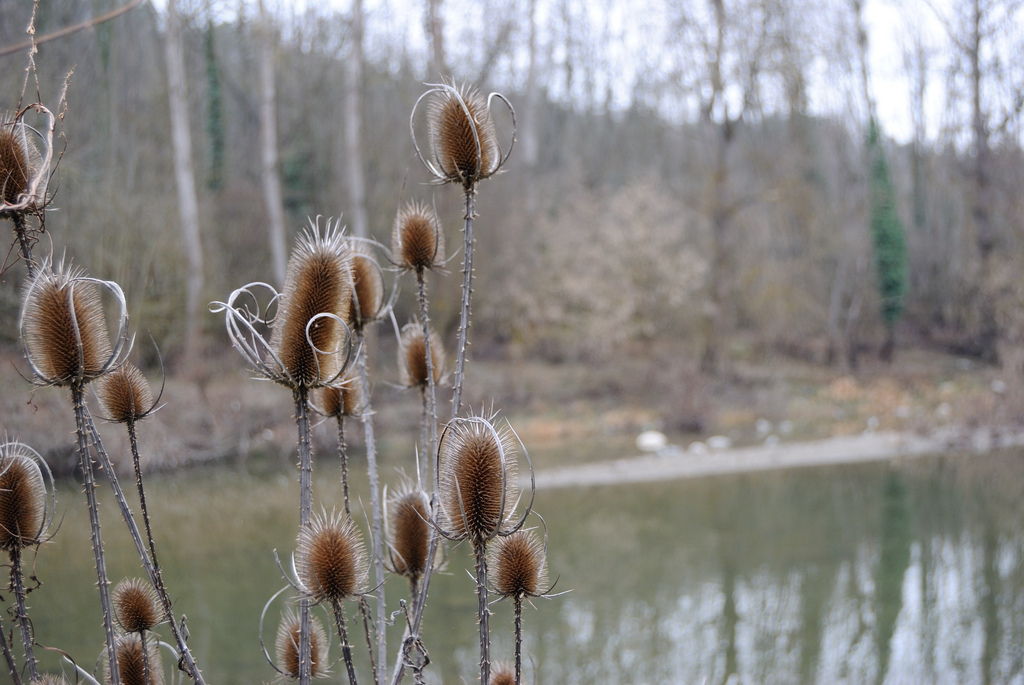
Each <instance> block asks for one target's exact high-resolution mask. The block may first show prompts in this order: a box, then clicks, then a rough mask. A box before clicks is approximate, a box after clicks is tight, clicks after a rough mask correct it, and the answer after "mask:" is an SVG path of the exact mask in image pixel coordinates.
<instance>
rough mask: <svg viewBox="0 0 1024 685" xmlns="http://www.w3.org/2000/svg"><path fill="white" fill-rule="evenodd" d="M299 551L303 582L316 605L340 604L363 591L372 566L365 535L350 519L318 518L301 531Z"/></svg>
mask: <svg viewBox="0 0 1024 685" xmlns="http://www.w3.org/2000/svg"><path fill="white" fill-rule="evenodd" d="M298 548H299V549H298V554H297V555H296V567H297V569H298V574H299V580H301V581H302V584H303V585H304V586H305V587H306V590H308V591H309V594H310V596H311V597H312V599H313V601H314V602H317V603H320V602H324V601H328V602H332V603H333V602H340V601H342V600H345V599H349V598H351V597H354V596H356V595H358V594H359V593H360V592H362V591H363V587H364V586H365V585H366V577H367V574H368V570H369V564H368V562H367V559H366V551H365V550H364V549H363V538H362V535H360V533H359V529H358V528H356V526H355V524H354V523H353V522H352V519H351V518H349V517H348V516H344V515H343V514H341V513H332V514H331V515H330V516H328V515H327V514H326V513H323V514H322V515H319V516H314V517H313V520H312V521H311V522H310V525H309V526H308V527H306V528H303V529H302V530H301V531H299V542H298Z"/></svg>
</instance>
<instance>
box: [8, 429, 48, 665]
mask: <svg viewBox="0 0 1024 685" xmlns="http://www.w3.org/2000/svg"><path fill="white" fill-rule="evenodd" d="M47 490H49V492H48V491H47ZM55 505H56V494H55V489H54V487H53V476H52V474H51V473H50V470H49V468H48V467H47V466H46V462H45V461H43V459H42V458H41V457H40V456H39V453H38V452H36V451H35V450H34V449H32V448H31V447H29V446H28V445H25V444H24V443H21V442H17V441H5V442H4V443H3V444H0V549H3V550H5V551H6V552H7V555H8V558H9V559H10V586H9V587H10V591H11V592H12V593H13V595H14V602H15V609H14V618H15V621H16V622H17V624H18V628H19V630H20V632H21V640H22V644H23V646H24V653H25V663H26V665H27V668H28V674H29V677H30V678H36V677H37V676H38V675H39V673H38V667H37V663H36V658H35V653H34V650H33V645H34V638H33V635H32V626H31V623H30V621H29V617H28V607H27V605H26V603H25V597H26V595H27V594H28V592H27V590H26V587H25V576H24V572H23V570H22V553H23V551H24V550H25V548H27V547H35V546H38V545H39V544H41V543H42V542H43V537H44V535H45V534H46V531H47V529H48V528H49V527H50V524H51V523H52V521H53V512H54V507H55ZM0 632H3V628H2V627H0ZM0 648H2V650H3V652H4V657H5V659H6V660H7V664H8V666H9V668H10V669H11V672H12V674H13V673H15V672H16V671H17V670H18V669H17V668H16V666H15V658H14V654H13V653H12V651H11V648H10V645H9V644H8V643H7V640H6V637H4V638H3V641H2V643H0Z"/></svg>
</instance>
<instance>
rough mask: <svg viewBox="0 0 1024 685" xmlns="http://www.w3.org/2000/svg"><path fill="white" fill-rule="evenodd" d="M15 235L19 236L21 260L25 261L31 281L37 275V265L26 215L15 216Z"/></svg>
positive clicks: (18, 214)
mask: <svg viewBox="0 0 1024 685" xmlns="http://www.w3.org/2000/svg"><path fill="white" fill-rule="evenodd" d="M14 233H15V234H16V235H17V236H18V245H19V247H20V249H21V258H22V259H23V260H25V269H26V270H27V271H28V278H29V280H31V279H33V278H35V275H36V264H35V262H33V261H32V239H31V238H30V237H29V235H28V224H27V223H26V222H25V215H24V214H22V213H21V212H18V213H16V214H15V215H14Z"/></svg>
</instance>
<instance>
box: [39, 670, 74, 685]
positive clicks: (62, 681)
mask: <svg viewBox="0 0 1024 685" xmlns="http://www.w3.org/2000/svg"><path fill="white" fill-rule="evenodd" d="M29 685H68V681H67V678H65V677H64V676H62V675H53V674H52V673H45V674H43V675H41V676H39V677H38V678H34V679H33V680H31V681H30V682H29Z"/></svg>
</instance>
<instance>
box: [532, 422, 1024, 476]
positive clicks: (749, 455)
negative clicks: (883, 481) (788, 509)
mask: <svg viewBox="0 0 1024 685" xmlns="http://www.w3.org/2000/svg"><path fill="white" fill-rule="evenodd" d="M1022 445H1024V434H1022V433H1009V434H1002V435H995V436H994V435H993V434H992V433H989V432H987V431H984V432H981V431H979V432H975V433H973V434H970V433H969V434H963V433H958V432H950V433H940V434H936V435H933V436H927V437H925V436H920V435H915V434H912V433H892V432H877V433H865V434H861V435H853V436H843V437H834V438H827V439H824V440H813V441H806V442H791V443H779V444H776V445H772V446H766V445H759V446H754V447H742V448H736V449H729V450H720V451H709V452H703V453H694V452H690V451H686V450H682V449H678V448H677V449H675V450H663V451H662V452H660V453H658V454H650V455H643V456H637V457H628V458H624V459H615V460H611V461H600V462H592V463H589V464H579V465H576V466H567V467H563V468H556V469H546V470H542V471H538V472H537V474H536V479H537V488H538V489H544V490H548V489H555V488H568V487H591V486H600V485H620V484H623V483H650V482H658V481H665V480H677V479H683V478H701V477H704V476H717V475H723V474H731V473H749V472H753V471H767V470H770V469H788V468H799V467H806V466H827V465H836V464H854V463H859V462H869V461H885V460H889V459H899V458H905V457H921V456H929V455H937V454H943V453H948V452H955V451H963V452H972V451H973V452H987V451H989V450H990V449H995V448H1004V447H1019V446H1022Z"/></svg>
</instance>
